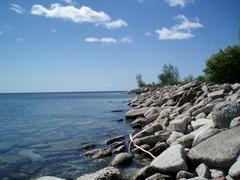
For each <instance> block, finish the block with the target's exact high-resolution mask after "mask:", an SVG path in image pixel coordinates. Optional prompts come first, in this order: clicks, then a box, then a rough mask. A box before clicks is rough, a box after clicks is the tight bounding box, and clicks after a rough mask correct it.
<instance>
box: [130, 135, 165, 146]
mask: <svg viewBox="0 0 240 180" xmlns="http://www.w3.org/2000/svg"><path fill="white" fill-rule="evenodd" d="M162 140H163V139H162V136H161V135H150V136H145V137H142V138H136V139H134V143H135V144H137V145H139V146H140V145H143V144H148V145H150V146H154V145H155V144H156V143H157V142H159V141H162Z"/></svg>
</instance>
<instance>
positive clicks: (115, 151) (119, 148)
mask: <svg viewBox="0 0 240 180" xmlns="http://www.w3.org/2000/svg"><path fill="white" fill-rule="evenodd" d="M125 149H126V147H125V145H121V146H119V147H117V148H116V149H114V150H113V153H114V154H118V153H121V152H123V151H124V150H125Z"/></svg>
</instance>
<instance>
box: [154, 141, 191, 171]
mask: <svg viewBox="0 0 240 180" xmlns="http://www.w3.org/2000/svg"><path fill="white" fill-rule="evenodd" d="M185 157H186V156H185V151H184V147H183V146H182V145H180V144H176V145H172V146H170V147H169V148H168V149H167V150H165V151H164V152H163V153H162V154H160V155H159V156H158V157H157V158H156V159H154V160H153V161H152V162H151V166H154V167H156V168H158V169H160V170H161V171H162V172H166V173H175V174H176V173H178V172H179V171H181V170H185V171H187V170H188V166H187V163H186V161H185Z"/></svg>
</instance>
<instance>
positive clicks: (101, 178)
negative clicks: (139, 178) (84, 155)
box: [77, 167, 121, 180]
mask: <svg viewBox="0 0 240 180" xmlns="http://www.w3.org/2000/svg"><path fill="white" fill-rule="evenodd" d="M93 179H96V180H97V179H98V180H120V179H121V176H120V171H119V170H118V169H116V168H114V167H106V168H104V169H101V170H99V171H97V172H95V173H91V174H86V175H83V176H80V177H78V178H77V180H93Z"/></svg>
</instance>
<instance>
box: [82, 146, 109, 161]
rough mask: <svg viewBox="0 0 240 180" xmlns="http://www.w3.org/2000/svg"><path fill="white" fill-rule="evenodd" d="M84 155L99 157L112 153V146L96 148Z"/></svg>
mask: <svg viewBox="0 0 240 180" xmlns="http://www.w3.org/2000/svg"><path fill="white" fill-rule="evenodd" d="M84 155H85V156H86V157H88V158H93V159H99V158H104V157H108V156H111V155H112V152H111V149H110V148H102V149H94V150H91V151H88V152H86V153H84Z"/></svg>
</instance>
